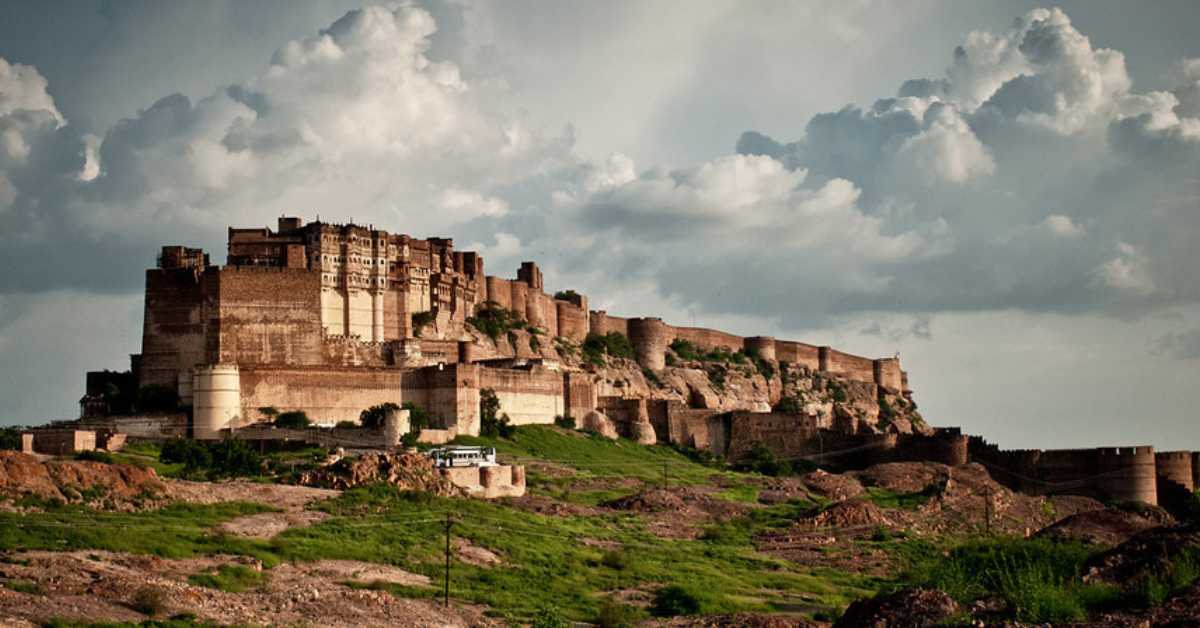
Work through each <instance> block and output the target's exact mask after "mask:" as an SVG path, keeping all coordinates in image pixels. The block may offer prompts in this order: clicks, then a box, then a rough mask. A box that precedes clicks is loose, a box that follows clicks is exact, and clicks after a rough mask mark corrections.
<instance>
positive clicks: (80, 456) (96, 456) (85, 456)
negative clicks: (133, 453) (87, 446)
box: [75, 450, 117, 464]
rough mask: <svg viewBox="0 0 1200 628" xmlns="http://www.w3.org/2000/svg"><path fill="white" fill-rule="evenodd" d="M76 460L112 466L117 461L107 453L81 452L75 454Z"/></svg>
mask: <svg viewBox="0 0 1200 628" xmlns="http://www.w3.org/2000/svg"><path fill="white" fill-rule="evenodd" d="M75 459H76V460H87V461H89V462H103V463H104V464H112V463H114V462H116V461H117V459H116V458H113V455H112V454H110V453H108V452H107V451H95V450H92V451H81V452H79V453H77V454H75Z"/></svg>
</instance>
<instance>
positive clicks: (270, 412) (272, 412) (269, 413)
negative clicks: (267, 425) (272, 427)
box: [258, 406, 279, 421]
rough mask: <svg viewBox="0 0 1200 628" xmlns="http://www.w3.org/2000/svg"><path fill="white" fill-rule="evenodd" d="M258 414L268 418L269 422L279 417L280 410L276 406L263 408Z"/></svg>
mask: <svg viewBox="0 0 1200 628" xmlns="http://www.w3.org/2000/svg"><path fill="white" fill-rule="evenodd" d="M258 413H259V414H261V415H263V416H265V417H267V420H269V421H274V420H275V417H277V416H279V408H276V407H275V406H263V407H261V408H259V409H258Z"/></svg>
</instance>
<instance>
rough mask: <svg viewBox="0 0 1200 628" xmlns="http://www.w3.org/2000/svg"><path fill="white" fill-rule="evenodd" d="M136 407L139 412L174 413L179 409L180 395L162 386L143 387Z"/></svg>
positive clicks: (140, 389) (139, 392)
mask: <svg viewBox="0 0 1200 628" xmlns="http://www.w3.org/2000/svg"><path fill="white" fill-rule="evenodd" d="M134 406H135V407H136V408H137V410H138V412H173V411H174V410H175V409H176V408H178V407H179V395H178V393H176V392H175V389H174V388H171V387H170V386H164V385H162V384H154V385H152V386H142V387H141V388H139V389H138V392H137V401H136V402H135V403H134Z"/></svg>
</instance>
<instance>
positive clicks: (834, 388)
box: [829, 384, 848, 403]
mask: <svg viewBox="0 0 1200 628" xmlns="http://www.w3.org/2000/svg"><path fill="white" fill-rule="evenodd" d="M829 394H830V396H831V397H832V398H833V400H834V401H836V402H838V403H846V400H847V399H848V397H847V396H846V389H845V388H842V387H841V386H840V385H836V384H834V385H831V386H830V390H829Z"/></svg>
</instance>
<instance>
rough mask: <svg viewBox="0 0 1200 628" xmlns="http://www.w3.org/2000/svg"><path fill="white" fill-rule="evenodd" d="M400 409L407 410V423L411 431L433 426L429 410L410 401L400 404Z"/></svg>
mask: <svg viewBox="0 0 1200 628" xmlns="http://www.w3.org/2000/svg"><path fill="white" fill-rule="evenodd" d="M400 409H401V410H408V425H409V427H410V428H411V431H413V432H420V431H421V430H423V429H425V428H427V427H433V417H431V416H429V412H427V411H426V410H425V408H422V407H421V406H418V405H417V404H415V403H413V402H411V401H405V402H404V403H402V404H400Z"/></svg>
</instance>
